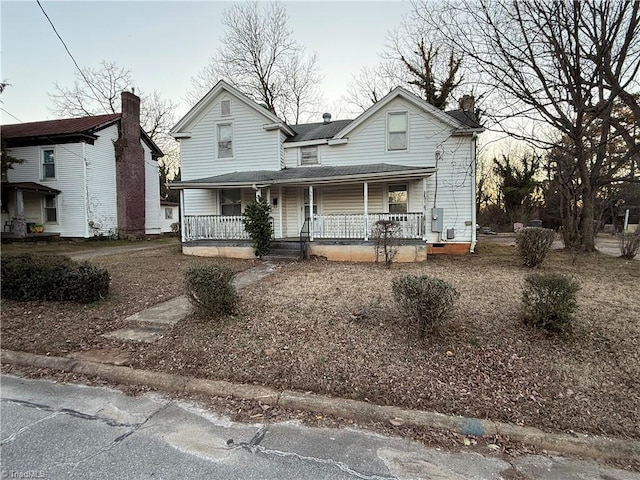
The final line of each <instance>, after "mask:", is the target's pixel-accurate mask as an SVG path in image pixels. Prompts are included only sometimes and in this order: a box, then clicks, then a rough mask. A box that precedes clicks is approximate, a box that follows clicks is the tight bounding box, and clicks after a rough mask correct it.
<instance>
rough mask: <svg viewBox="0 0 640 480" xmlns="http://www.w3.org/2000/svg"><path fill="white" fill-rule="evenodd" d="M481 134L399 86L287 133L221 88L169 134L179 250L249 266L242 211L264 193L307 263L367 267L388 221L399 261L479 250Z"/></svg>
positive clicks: (278, 235) (276, 221) (465, 114)
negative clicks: (175, 158)
mask: <svg viewBox="0 0 640 480" xmlns="http://www.w3.org/2000/svg"><path fill="white" fill-rule="evenodd" d="M472 109H473V106H472V105H471V108H470V110H472ZM482 131H483V129H482V127H481V126H480V125H479V124H478V123H477V122H476V121H475V120H474V118H473V114H472V113H470V112H469V111H465V110H463V109H460V110H455V111H452V112H443V111H441V110H439V109H437V108H435V107H433V106H432V105H430V104H429V103H427V102H425V101H423V100H422V99H420V98H418V97H416V96H415V95H413V94H411V93H409V92H408V91H406V90H404V89H402V88H396V89H395V90H393V91H392V92H391V93H389V94H388V95H387V96H386V97H384V98H383V99H382V100H380V101H379V102H378V103H376V104H375V105H373V106H372V107H371V108H369V109H368V110H366V111H365V112H364V113H362V114H361V115H360V116H359V117H357V118H356V119H354V120H336V121H332V120H331V116H330V115H329V114H325V115H324V116H323V121H322V122H319V123H311V124H302V125H287V124H285V123H284V122H283V121H281V120H280V119H279V118H278V117H277V116H275V115H274V114H273V113H271V112H270V111H268V110H267V109H265V108H264V107H262V106H261V105H259V104H257V103H255V102H254V101H252V100H250V99H249V98H247V97H246V96H244V95H243V94H241V93H240V92H239V91H238V90H236V89H235V88H233V87H232V86H230V85H229V84H227V83H226V82H224V81H220V82H218V84H216V86H215V87H214V88H213V89H212V90H210V91H209V93H207V95H205V97H204V98H202V99H201V100H200V102H198V103H197V104H196V105H195V106H194V107H193V108H192V109H191V110H190V111H189V112H188V113H187V114H186V115H185V117H184V118H182V120H180V122H178V124H177V125H176V126H175V127H174V128H173V130H172V132H171V133H172V135H173V136H174V137H175V138H176V139H178V140H179V142H180V155H181V174H182V180H181V181H180V182H175V183H174V184H172V188H176V189H179V190H180V193H181V215H182V226H183V228H182V243H183V251H184V252H185V253H188V254H195V255H218V256H233V257H244V258H251V257H252V256H253V251H252V248H251V244H250V242H249V237H248V235H247V233H246V232H245V230H244V228H243V225H242V217H241V214H242V211H243V209H244V208H245V206H246V205H247V204H248V203H249V202H252V201H254V200H255V198H256V196H257V195H261V196H263V197H265V198H266V199H267V200H268V201H269V202H270V204H271V209H272V210H271V213H272V221H273V228H274V232H275V239H276V240H282V241H285V240H292V241H300V240H302V241H304V242H305V243H306V250H307V251H308V253H309V254H310V255H317V256H322V257H326V258H328V259H333V260H351V261H359V260H362V261H369V260H372V259H373V258H374V253H373V248H372V243H371V234H372V229H373V227H374V224H375V222H376V221H378V220H381V219H390V220H394V221H396V222H398V224H399V225H400V236H401V237H402V242H401V243H402V245H401V247H400V251H399V253H398V256H397V259H398V260H400V261H420V260H424V259H425V258H426V255H427V253H436V252H442V253H466V252H469V251H473V248H474V245H475V243H476V236H475V235H476V232H475V228H474V226H475V223H476V221H475V211H476V209H475V193H474V192H475V162H476V137H477V135H478V134H479V133H480V132H482Z"/></svg>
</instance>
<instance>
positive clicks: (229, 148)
mask: <svg viewBox="0 0 640 480" xmlns="http://www.w3.org/2000/svg"><path fill="white" fill-rule="evenodd" d="M218 158H233V125H232V124H231V123H220V124H218Z"/></svg>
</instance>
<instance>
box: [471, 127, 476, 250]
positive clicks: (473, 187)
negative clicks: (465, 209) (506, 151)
mask: <svg viewBox="0 0 640 480" xmlns="http://www.w3.org/2000/svg"><path fill="white" fill-rule="evenodd" d="M476 139H477V135H476V134H475V133H474V134H473V137H472V140H473V141H472V142H471V158H472V161H473V175H471V248H470V249H469V252H470V253H474V252H475V249H476V242H477V241H478V238H477V233H476V222H477V219H476V208H477V205H476V171H477V169H478V164H477V162H478V159H477V158H476V141H477V140H476Z"/></svg>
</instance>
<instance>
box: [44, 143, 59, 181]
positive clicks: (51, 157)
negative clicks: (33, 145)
mask: <svg viewBox="0 0 640 480" xmlns="http://www.w3.org/2000/svg"><path fill="white" fill-rule="evenodd" d="M42 178H43V179H47V178H56V159H55V150H54V149H53V148H43V149H42Z"/></svg>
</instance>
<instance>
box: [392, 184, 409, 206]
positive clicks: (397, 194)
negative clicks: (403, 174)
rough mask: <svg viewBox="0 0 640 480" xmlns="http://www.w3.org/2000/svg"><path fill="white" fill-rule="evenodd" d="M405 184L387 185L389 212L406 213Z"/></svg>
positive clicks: (406, 194)
mask: <svg viewBox="0 0 640 480" xmlns="http://www.w3.org/2000/svg"><path fill="white" fill-rule="evenodd" d="M408 202H409V195H408V192H407V185H406V184H405V185H389V213H407V211H408V208H407V207H408Z"/></svg>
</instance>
